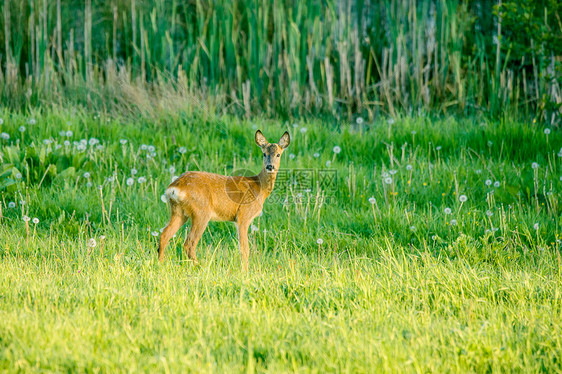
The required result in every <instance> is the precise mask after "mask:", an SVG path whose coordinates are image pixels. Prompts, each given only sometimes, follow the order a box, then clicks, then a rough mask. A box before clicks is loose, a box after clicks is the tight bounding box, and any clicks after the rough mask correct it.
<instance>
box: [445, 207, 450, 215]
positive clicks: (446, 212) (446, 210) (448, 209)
mask: <svg viewBox="0 0 562 374" xmlns="http://www.w3.org/2000/svg"><path fill="white" fill-rule="evenodd" d="M443 211H444V212H445V214H451V208H448V207H447V208H445V209H444V210H443Z"/></svg>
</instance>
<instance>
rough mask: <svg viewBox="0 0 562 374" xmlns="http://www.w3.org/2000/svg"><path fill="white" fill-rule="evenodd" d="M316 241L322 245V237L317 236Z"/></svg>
mask: <svg viewBox="0 0 562 374" xmlns="http://www.w3.org/2000/svg"><path fill="white" fill-rule="evenodd" d="M316 243H318V245H322V244H324V240H323V239H322V238H318V239H316Z"/></svg>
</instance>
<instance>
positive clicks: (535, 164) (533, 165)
mask: <svg viewBox="0 0 562 374" xmlns="http://www.w3.org/2000/svg"><path fill="white" fill-rule="evenodd" d="M531 167H532V168H533V169H538V168H539V164H538V163H536V162H533V163H532V164H531Z"/></svg>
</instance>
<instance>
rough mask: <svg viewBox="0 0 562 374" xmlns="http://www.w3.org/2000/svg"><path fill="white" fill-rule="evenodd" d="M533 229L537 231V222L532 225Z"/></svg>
mask: <svg viewBox="0 0 562 374" xmlns="http://www.w3.org/2000/svg"><path fill="white" fill-rule="evenodd" d="M533 228H534V229H535V230H538V229H539V224H538V222H537V223H535V224H534V225H533Z"/></svg>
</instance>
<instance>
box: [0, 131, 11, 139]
mask: <svg viewBox="0 0 562 374" xmlns="http://www.w3.org/2000/svg"><path fill="white" fill-rule="evenodd" d="M0 137H1V138H2V139H4V140H9V139H10V134H8V133H7V132H3V133H1V134H0Z"/></svg>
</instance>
